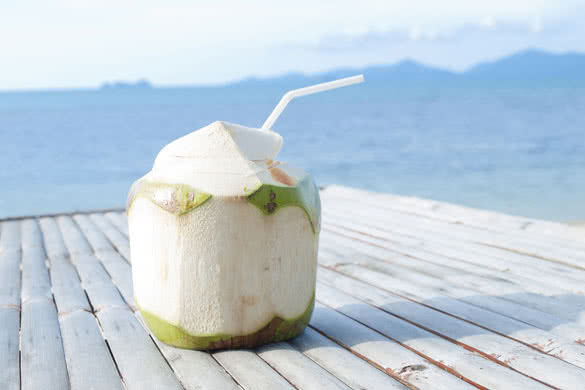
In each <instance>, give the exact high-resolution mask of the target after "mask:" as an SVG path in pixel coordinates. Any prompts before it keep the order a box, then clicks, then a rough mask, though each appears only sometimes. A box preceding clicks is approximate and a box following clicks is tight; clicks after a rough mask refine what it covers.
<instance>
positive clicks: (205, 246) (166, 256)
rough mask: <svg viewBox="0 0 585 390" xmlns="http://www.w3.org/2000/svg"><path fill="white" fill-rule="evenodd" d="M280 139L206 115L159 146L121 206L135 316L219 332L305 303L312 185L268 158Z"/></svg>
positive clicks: (313, 245)
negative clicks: (202, 122) (202, 123)
mask: <svg viewBox="0 0 585 390" xmlns="http://www.w3.org/2000/svg"><path fill="white" fill-rule="evenodd" d="M281 145H282V138H281V137H280V135H278V134H276V133H273V132H264V131H260V130H257V129H249V128H245V127H242V126H238V125H233V124H228V123H225V122H215V123H213V124H211V125H209V126H207V127H205V128H203V129H201V130H199V131H196V132H194V133H191V134H189V135H187V136H185V137H183V138H180V139H178V140H176V141H174V142H172V143H171V144H169V145H167V146H166V147H165V148H163V150H161V152H160V153H159V155H158V156H157V159H156V161H155V165H154V168H153V170H152V171H151V172H150V173H148V174H147V175H146V176H145V177H143V178H142V179H140V180H139V181H138V182H137V184H135V188H134V189H133V190H132V191H131V194H130V197H129V203H128V216H129V227H130V247H131V254H132V268H133V281H134V294H135V298H136V301H137V303H138V305H139V306H140V309H141V310H142V311H143V313H148V314H149V315H151V316H154V317H156V318H157V320H160V321H163V322H164V323H167V324H170V325H172V326H175V327H177V328H178V329H180V330H181V331H182V332H185V333H186V334H188V335H192V336H196V337H215V336H222V337H224V338H225V337H238V336H247V335H251V334H255V333H256V332H259V331H260V330H262V329H263V328H265V327H266V326H267V325H268V324H270V323H271V321H273V320H274V319H275V318H278V319H280V320H283V321H287V320H294V319H298V318H300V317H302V316H303V315H305V314H306V313H307V310H308V309H309V308H310V307H312V306H311V305H312V302H313V299H314V292H315V277H316V264H317V262H316V259H317V246H318V231H319V213H320V210H319V203H318V202H319V200H318V191H317V189H316V187H315V186H314V183H313V181H312V179H311V178H310V176H308V175H307V174H306V173H305V172H303V171H302V170H299V169H295V168H292V167H290V166H287V165H278V163H276V162H275V161H274V160H275V159H276V155H277V153H278V152H279V150H280V148H281ZM153 188H154V190H153ZM177 194H180V196H178V195H177ZM178 198H180V199H178ZM309 315H310V313H309ZM306 320H308V319H306ZM147 322H148V321H147ZM153 330H154V329H153ZM155 334H156V332H155ZM163 341H165V340H164V339H163ZM179 346H187V347H198V346H199V347H201V345H193V346H191V345H189V343H186V344H185V343H183V344H182V345H179ZM203 347H204V346H203Z"/></svg>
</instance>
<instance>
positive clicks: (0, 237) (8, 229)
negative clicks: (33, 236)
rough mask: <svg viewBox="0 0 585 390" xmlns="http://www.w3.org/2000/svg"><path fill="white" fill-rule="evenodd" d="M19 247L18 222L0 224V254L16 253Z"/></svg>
mask: <svg viewBox="0 0 585 390" xmlns="http://www.w3.org/2000/svg"><path fill="white" fill-rule="evenodd" d="M20 247H21V243H20V221H19V220H16V221H3V222H0V252H17V251H20Z"/></svg>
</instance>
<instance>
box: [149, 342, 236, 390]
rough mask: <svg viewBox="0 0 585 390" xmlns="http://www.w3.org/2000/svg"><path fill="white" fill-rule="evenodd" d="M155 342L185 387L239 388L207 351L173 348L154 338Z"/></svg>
mask: <svg viewBox="0 0 585 390" xmlns="http://www.w3.org/2000/svg"><path fill="white" fill-rule="evenodd" d="M155 342H156V344H157V345H158V348H159V349H160V350H161V352H162V353H163V355H165V357H166V359H167V360H168V361H169V363H170V364H171V366H172V367H173V370H174V371H175V374H176V375H177V378H179V380H180V381H181V383H182V384H183V386H184V387H185V388H186V389H193V390H195V389H222V390H223V389H225V390H237V389H240V390H241V387H240V386H239V385H238V384H237V383H236V382H235V381H234V380H233V378H232V377H231V376H230V375H229V374H228V373H227V372H226V370H225V369H224V368H223V367H222V366H221V365H220V364H219V363H218V362H217V361H216V360H215V359H214V358H213V357H212V356H211V355H210V354H209V353H207V352H202V351H191V350H188V349H179V348H173V347H170V346H168V345H166V344H164V343H162V342H160V341H158V340H156V339H155Z"/></svg>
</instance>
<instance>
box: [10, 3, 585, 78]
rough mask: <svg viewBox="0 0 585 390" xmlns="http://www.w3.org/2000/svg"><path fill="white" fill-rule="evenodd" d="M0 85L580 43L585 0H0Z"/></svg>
mask: <svg viewBox="0 0 585 390" xmlns="http://www.w3.org/2000/svg"><path fill="white" fill-rule="evenodd" d="M0 9H1V12H0V90H18V89H46V88H76V87H97V86H99V85H100V84H102V83H103V82H104V81H112V80H125V81H132V80H137V79H141V78H146V79H148V80H150V81H151V82H152V83H154V84H156V85H198V84H217V83H226V82H229V81H233V80H237V79H241V78H244V77H247V76H251V75H253V76H259V77H267V76H272V75H278V74H282V73H286V72H291V71H299V72H305V73H314V72H319V71H325V70H329V69H334V68H339V67H348V66H350V67H363V66H367V65H375V64H391V63H395V62H398V61H400V60H402V59H405V58H409V59H414V60H416V61H419V62H422V63H424V64H427V65H433V66H437V67H442V68H446V69H451V70H456V71H462V70H465V69H467V68H469V67H470V66H472V65H473V64H476V63H478V62H481V61H486V60H494V59H497V58H500V57H502V56H506V55H509V54H512V53H514V52H516V51H519V50H523V49H528V48H538V49H544V50H547V51H552V52H557V53H562V52H567V51H577V52H585V23H582V21H583V20H585V0H579V1H577V0H564V1H563V0H558V1H554V0H549V1H544V0H491V1H482V0H478V1H468V0H441V1H436V0H381V1H378V0H372V1H368V0H362V1H355V0H335V1H332V0H319V1H315V0H295V1H287V2H284V1H282V2H278V1H274V0H271V1H260V0H248V1H236V0H214V1H210V0H209V1H196V0H195V1H193V0H192V1H186V0H166V1H154V0H140V1H138V0H122V1H120V0H116V1H111V0H100V1H94V0H53V1H46V0H36V1H29V0H20V1H8V0H0Z"/></svg>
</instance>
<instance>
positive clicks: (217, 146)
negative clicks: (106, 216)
mask: <svg viewBox="0 0 585 390" xmlns="http://www.w3.org/2000/svg"><path fill="white" fill-rule="evenodd" d="M281 147H282V137H281V136H280V134H278V133H275V132H273V131H263V130H259V129H252V128H249V127H245V126H240V125H236V124H233V123H228V122H222V121H217V122H213V123H212V124H210V125H208V126H205V127H204V128H202V129H200V130H197V131H194V132H192V133H191V134H187V135H185V136H183V137H181V138H179V139H176V140H174V141H173V142H171V143H170V144H168V145H167V146H165V147H164V148H163V149H162V150H161V151H160V153H159V154H158V156H157V158H156V161H155V163H154V166H155V167H156V166H157V164H160V163H161V162H162V161H164V160H165V159H166V158H168V157H171V158H172V157H188V158H197V159H211V160H216V161H217V160H230V161H240V162H241V161H243V160H252V161H260V160H267V159H269V160H274V159H275V158H276V155H277V154H278V152H280V148H281Z"/></svg>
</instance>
